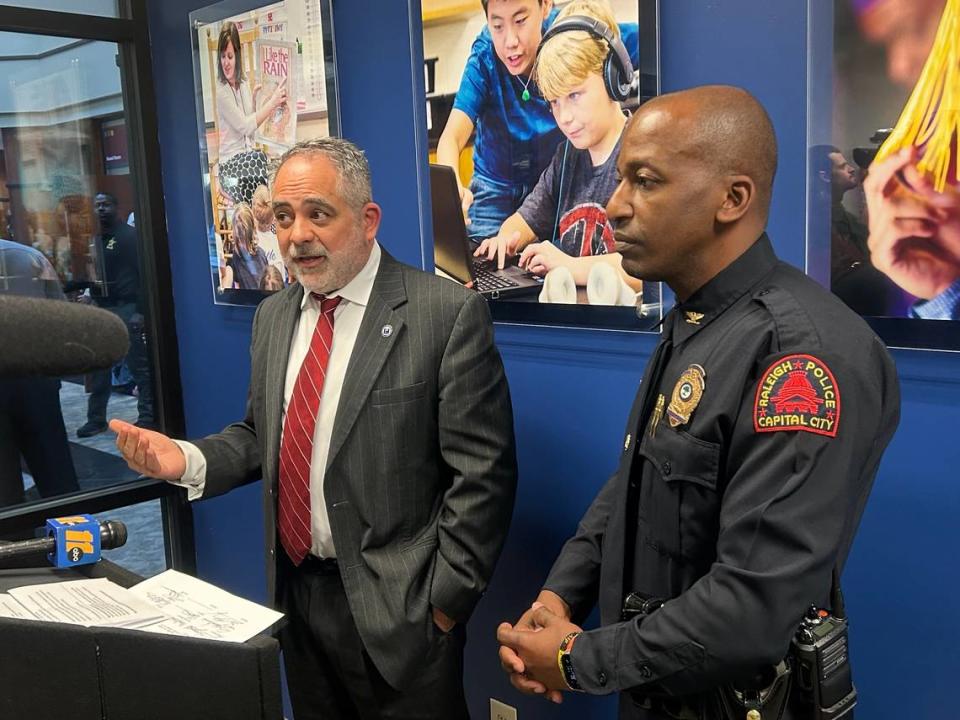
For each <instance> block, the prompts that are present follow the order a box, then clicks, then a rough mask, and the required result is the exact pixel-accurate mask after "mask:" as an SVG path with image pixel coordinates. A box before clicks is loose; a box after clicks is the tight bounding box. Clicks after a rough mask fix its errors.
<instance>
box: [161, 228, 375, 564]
mask: <svg viewBox="0 0 960 720" xmlns="http://www.w3.org/2000/svg"><path fill="white" fill-rule="evenodd" d="M379 268H380V245H379V244H378V243H377V242H374V243H373V250H372V251H371V252H370V257H369V258H368V259H367V263H366V265H364V266H363V269H362V270H361V271H360V272H359V273H357V275H356V276H355V277H354V278H353V279H352V280H351V281H350V282H348V283H347V284H346V285H344V286H343V288H341V289H340V290H338V291H336V292H332V293H330V295H329V296H328V297H341V298H343V300H341V301H340V304H339V305H338V306H337V309H336V310H334V312H333V345H332V347H331V349H330V359H329V360H328V362H327V372H326V377H325V379H324V382H323V391H322V393H321V395H320V409H319V412H318V414H317V425H316V428H315V429H314V431H313V453H312V455H311V457H310V518H311V530H312V535H313V543H312V545H311V547H310V552H311V553H313V554H314V555H316V556H317V557H324V558H332V557H336V556H337V551H336V548H335V547H334V546H333V535H332V533H331V530H330V518H329V517H328V515H327V504H326V501H325V498H324V494H323V476H324V470H325V468H326V466H327V454H328V453H329V451H330V436H331V434H332V432H333V422H334V419H335V418H336V414H337V406H338V405H339V404H340V390H341V389H342V388H343V380H344V378H345V377H346V374H347V364H348V363H349V361H350V355H351V354H353V346H354V345H355V344H356V341H357V333H358V332H359V331H360V323H361V321H362V320H363V313H364V312H365V311H366V308H367V303H368V301H369V300H370V292H371V291H372V290H373V282H374V280H375V279H376V277H377V270H379ZM319 318H320V303H319V301H317V300H314V299H313V296H312V295H311V294H310V293H304V296H303V301H302V302H301V304H300V318H299V319H298V320H297V327H296V328H295V329H294V331H293V341H292V342H291V343H290V357H289V358H288V360H287V375H286V380H285V382H284V387H283V416H284V423H285V422H286V414H287V405H288V404H289V403H290V397H291V396H292V395H293V386H294V384H295V383H296V381H297V375H298V374H299V372H300V366H301V365H302V364H303V359H304V357H306V355H307V352H308V350H309V349H310V341H311V339H312V338H313V331H314V328H315V327H316V325H317V320H319ZM174 442H175V443H177V445H179V446H180V448H181V450H183V454H184V455H185V456H186V458H187V470H186V472H185V473H184V474H183V477H182V478H181V479H180V480H179V481H177V482H175V483H174V484H176V485H182V486H184V487H186V488H187V491H188V492H187V498H188V499H190V500H195V499H197V498H198V497H200V496H201V495H202V494H203V488H204V485H205V481H206V473H207V461H206V460H205V459H204V457H203V453H201V452H200V450H199V448H197V446H196V445H193V444H192V443H188V442H184V441H182V440H174ZM264 460H267V458H264Z"/></svg>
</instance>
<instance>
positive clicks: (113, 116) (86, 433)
mask: <svg viewBox="0 0 960 720" xmlns="http://www.w3.org/2000/svg"><path fill="white" fill-rule="evenodd" d="M8 41H10V42H8ZM0 47H2V48H4V49H5V50H7V49H9V48H11V47H13V48H14V51H12V52H10V53H8V54H7V56H6V57H3V53H0V77H3V78H4V82H3V83H0V294H16V295H27V296H33V297H44V298H51V297H53V298H59V299H60V300H61V301H63V302H80V303H84V304H89V305H95V306H99V307H102V308H104V309H106V310H108V311H109V312H111V313H113V314H115V315H116V316H117V317H119V318H120V319H121V320H122V321H123V322H124V323H125V324H126V326H127V329H128V332H129V339H130V351H129V353H128V355H127V356H126V358H125V359H124V360H123V361H122V362H120V363H118V364H117V365H116V366H115V367H113V368H109V369H106V370H104V371H102V372H96V373H91V374H88V375H86V376H76V377H65V378H59V379H58V378H50V379H46V378H43V379H30V380H11V379H2V380H0V505H11V504H17V503H21V502H24V501H30V500H35V499H38V498H41V497H43V498H45V497H51V496H56V495H62V494H64V493H69V492H73V491H77V490H89V489H94V488H98V487H102V486H104V485H113V484H117V483H122V482H125V481H128V480H131V479H134V478H135V474H134V473H133V472H131V471H130V470H129V469H128V468H127V467H126V464H125V463H124V462H123V461H122V460H121V459H120V458H119V457H118V456H117V453H116V449H115V448H114V445H113V434H112V433H108V432H104V431H105V430H106V421H107V420H108V419H109V418H111V417H119V418H121V419H124V420H128V421H130V422H140V423H142V424H146V425H153V423H154V419H155V418H154V414H153V381H152V378H153V372H152V369H151V366H150V362H149V353H148V351H147V343H148V340H149V339H148V338H147V337H146V334H145V324H144V313H145V312H146V304H145V298H144V296H143V293H142V283H141V277H140V255H141V248H140V242H141V238H140V237H139V235H138V232H137V228H136V218H135V216H134V207H135V205H136V198H137V189H136V187H135V184H134V180H133V175H132V174H131V167H130V166H131V161H130V157H129V149H128V143H127V131H126V128H127V124H126V116H125V111H124V106H123V95H122V92H121V77H120V70H119V68H118V64H117V53H118V48H117V45H116V44H115V43H110V42H100V41H89V40H78V39H75V38H50V37H43V36H35V35H29V34H18V33H4V34H3V35H2V37H0ZM14 341H15V338H14ZM36 351H37V352H38V353H42V352H44V351H45V349H44V348H37V349H36Z"/></svg>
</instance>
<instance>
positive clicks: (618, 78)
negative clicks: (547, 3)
mask: <svg viewBox="0 0 960 720" xmlns="http://www.w3.org/2000/svg"><path fill="white" fill-rule="evenodd" d="M570 30H580V31H582V32H586V33H589V34H590V35H592V36H593V37H595V38H597V39H598V40H604V41H605V42H606V43H607V46H608V47H609V48H610V51H609V52H608V53H607V57H606V59H605V60H604V61H603V84H604V86H605V87H606V88H607V94H608V95H609V96H610V97H611V98H612V99H613V100H616V101H617V102H623V101H624V100H626V99H627V98H628V97H630V88H631V87H632V86H633V63H632V62H630V53H628V52H627V48H625V47H624V45H623V43H622V42H621V41H620V38H618V37H616V36H615V35H614V34H613V33H612V32H611V31H610V28H608V27H607V25H606V23H604V22H602V21H600V20H597V19H596V18H592V17H589V16H587V15H571V16H570V17H565V18H563V19H562V20H558V21H557V22H555V23H554V24H553V25H552V26H551V27H550V29H548V30H547V32H546V33H544V36H543V39H542V40H541V41H540V47H541V48H542V47H543V44H544V43H545V42H546V41H547V40H549V39H550V38H552V37H553V36H554V35H559V34H560V33H562V32H568V31H570ZM539 54H540V51H539V49H538V50H537V55H538V56H539Z"/></svg>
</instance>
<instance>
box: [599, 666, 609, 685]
mask: <svg viewBox="0 0 960 720" xmlns="http://www.w3.org/2000/svg"><path fill="white" fill-rule="evenodd" d="M597 682H598V683H600V685H601V687H602V686H603V685H606V684H607V674H606V673H605V672H604V671H603V670H601V671H600V674H599V675H597Z"/></svg>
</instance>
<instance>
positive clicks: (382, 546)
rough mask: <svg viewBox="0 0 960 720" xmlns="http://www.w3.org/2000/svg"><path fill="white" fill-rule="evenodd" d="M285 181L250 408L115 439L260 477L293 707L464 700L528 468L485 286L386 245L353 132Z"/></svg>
mask: <svg viewBox="0 0 960 720" xmlns="http://www.w3.org/2000/svg"><path fill="white" fill-rule="evenodd" d="M272 188H273V209H274V214H275V215H276V219H277V235H278V239H279V242H280V248H281V249H282V251H283V255H284V258H285V260H286V262H287V267H289V268H290V272H291V274H292V275H293V277H294V278H295V279H296V280H297V281H298V282H297V283H292V284H291V285H290V286H289V287H287V288H286V289H284V290H282V291H280V292H278V293H275V294H273V295H270V296H269V297H267V298H266V299H265V300H264V301H263V302H262V303H260V305H259V307H258V308H257V313H256V315H255V316H254V319H253V338H252V341H251V363H252V367H251V380H250V388H249V392H248V402H247V414H246V417H245V418H244V419H243V421H241V422H238V423H235V424H233V425H231V426H229V427H228V428H226V429H225V430H224V431H223V432H221V433H217V434H215V435H211V436H210V437H207V438H204V439H202V440H198V441H196V442H195V443H192V444H191V443H183V442H174V441H172V440H170V439H169V438H167V437H166V436H164V435H161V434H159V433H154V432H147V431H143V430H139V429H138V428H135V427H133V426H131V425H129V424H126V423H122V422H119V421H113V422H112V423H111V425H112V427H113V429H114V430H115V431H117V433H118V436H117V446H118V447H119V449H120V451H121V452H122V454H123V456H124V457H125V458H126V459H127V462H128V463H129V464H130V466H131V467H132V468H133V469H135V470H137V471H138V472H143V473H146V474H148V475H150V476H152V477H156V478H160V479H164V480H168V481H171V482H174V483H177V484H181V485H186V486H187V487H188V488H189V490H188V494H189V497H190V498H201V497H202V498H208V497H214V496H216V495H220V494H222V493H225V492H227V491H229V490H231V489H232V488H235V487H237V486H239V485H243V484H245V483H250V482H253V481H255V480H259V479H260V478H263V483H262V487H263V500H264V510H265V530H266V560H267V563H266V564H267V577H268V580H267V582H268V591H269V595H270V598H271V600H275V601H276V602H277V605H278V607H279V609H280V610H282V611H283V612H284V613H285V614H286V616H287V617H286V624H285V625H284V626H283V628H282V629H281V631H280V643H281V647H282V649H283V655H284V662H285V666H286V673H287V674H286V677H287V683H288V687H289V689H290V698H291V700H292V703H293V710H294V713H295V715H296V718H297V720H311V719H317V720H320V719H322V720H341V719H345V718H347V719H352V718H364V720H370V719H380V718H384V719H386V718H414V717H416V718H423V719H425V720H461V719H463V718H467V717H468V713H467V708H466V702H465V698H464V693H463V684H462V681H463V647H464V643H465V641H466V634H465V624H466V622H467V620H468V619H469V618H470V615H471V613H472V612H473V609H474V607H475V605H476V603H477V602H478V601H479V600H480V596H481V595H482V594H483V592H484V590H485V588H486V586H487V583H488V582H489V581H490V576H491V574H492V572H493V567H494V564H495V563H496V560H497V557H498V556H499V554H500V550H501V548H502V546H503V542H504V540H505V539H506V535H507V527H508V525H509V523H510V516H511V513H512V510H513V500H514V494H515V491H516V473H517V469H516V457H515V452H514V439H513V413H512V410H511V407H510V396H509V391H508V388H507V381H506V376H505V374H504V370H503V363H502V362H501V360H500V355H499V353H498V352H497V349H496V346H495V345H494V341H493V326H492V323H491V321H490V315H489V311H488V309H487V304H486V302H485V301H484V300H483V298H482V297H481V296H480V295H479V294H477V293H475V292H472V291H470V290H467V289H465V288H463V287H462V286H460V285H458V284H456V283H452V282H449V281H447V280H444V279H441V278H438V277H437V276H435V275H433V274H431V273H425V272H422V271H420V270H418V269H415V268H412V267H409V266H407V265H403V264H401V263H399V262H397V261H396V260H394V259H393V258H392V257H391V256H390V255H389V254H388V253H387V252H386V250H384V249H383V248H381V246H380V244H379V243H378V242H377V240H376V235H377V231H378V229H379V227H380V217H381V211H380V207H379V206H378V205H377V204H376V203H374V202H373V200H372V197H371V192H372V191H371V181H370V168H369V166H368V164H367V161H366V158H365V157H364V155H363V153H362V152H361V151H360V150H359V149H358V148H357V147H356V146H354V145H353V144H351V143H349V142H348V141H346V140H343V139H340V138H333V137H330V138H318V139H315V140H310V141H307V142H304V143H299V144H298V145H296V146H294V147H293V148H292V149H290V150H289V151H288V152H287V153H285V154H284V156H283V157H282V158H281V159H280V163H279V168H278V169H277V171H276V176H275V180H274V183H273V185H272ZM198 670H200V671H202V669H198Z"/></svg>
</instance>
